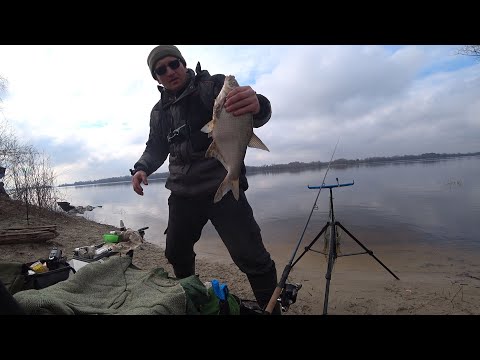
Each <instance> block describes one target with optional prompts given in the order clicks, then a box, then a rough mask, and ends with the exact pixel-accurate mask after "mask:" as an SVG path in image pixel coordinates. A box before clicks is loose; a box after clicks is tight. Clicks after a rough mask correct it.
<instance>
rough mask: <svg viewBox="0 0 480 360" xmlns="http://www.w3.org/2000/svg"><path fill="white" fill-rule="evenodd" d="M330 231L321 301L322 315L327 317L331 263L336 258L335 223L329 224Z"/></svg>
mask: <svg viewBox="0 0 480 360" xmlns="http://www.w3.org/2000/svg"><path fill="white" fill-rule="evenodd" d="M330 226H331V230H330V245H329V251H328V265H327V273H326V274H325V279H327V281H326V285H325V299H324V301H323V315H327V309H328V294H329V292H330V280H331V278H332V270H333V263H334V262H335V259H336V258H337V253H336V249H337V246H336V241H337V234H336V230H335V222H332V223H331V225H330Z"/></svg>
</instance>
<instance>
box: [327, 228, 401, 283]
mask: <svg viewBox="0 0 480 360" xmlns="http://www.w3.org/2000/svg"><path fill="white" fill-rule="evenodd" d="M335 223H336V224H337V225H338V226H340V228H342V229H343V231H345V232H346V233H347V235H348V236H350V237H351V238H352V239H353V240H355V241H356V242H357V244H358V245H360V246H361V247H362V248H363V250H365V251H366V252H367V253H368V255H370V256H371V257H373V258H374V259H375V260H377V262H378V263H379V264H380V265H382V266H383V268H384V269H385V270H387V271H388V272H389V273H390V274H392V276H393V277H394V278H395V279H397V280H400V279H399V278H398V277H397V275H395V274H394V273H393V272H391V271H390V269H389V268H387V267H386V266H385V265H384V264H383V263H382V262H381V261H380V260H379V259H378V258H377V257H376V256H375V255H373V251H371V250H369V249H367V248H366V247H365V246H364V245H363V244H362V243H361V242H360V241H359V240H358V239H357V238H356V237H355V236H353V235H352V234H350V232H349V231H348V230H347V229H345V227H344V226H343V225H342V224H340V223H339V222H338V221H337V222H335Z"/></svg>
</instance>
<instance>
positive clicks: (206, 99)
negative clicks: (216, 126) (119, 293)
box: [187, 83, 215, 152]
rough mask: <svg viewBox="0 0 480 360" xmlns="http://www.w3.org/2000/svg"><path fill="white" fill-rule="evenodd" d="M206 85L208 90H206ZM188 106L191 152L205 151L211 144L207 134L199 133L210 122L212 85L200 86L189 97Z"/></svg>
mask: <svg viewBox="0 0 480 360" xmlns="http://www.w3.org/2000/svg"><path fill="white" fill-rule="evenodd" d="M208 85H211V86H210V89H208ZM188 101H189V102H190V103H189V104H188V107H187V108H188V109H189V112H190V113H189V114H188V119H189V127H190V144H191V147H192V151H193V152H201V151H206V150H207V149H208V146H209V145H210V143H211V142H212V139H211V138H209V137H208V134H206V133H204V132H202V131H201V129H202V127H203V126H204V125H206V124H207V123H208V122H209V121H210V120H212V114H213V103H214V101H215V99H214V97H213V83H207V84H202V85H201V86H199V89H198V91H196V92H195V93H194V94H192V96H190V97H189V99H188Z"/></svg>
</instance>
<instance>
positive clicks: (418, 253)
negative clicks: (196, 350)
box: [0, 198, 480, 315]
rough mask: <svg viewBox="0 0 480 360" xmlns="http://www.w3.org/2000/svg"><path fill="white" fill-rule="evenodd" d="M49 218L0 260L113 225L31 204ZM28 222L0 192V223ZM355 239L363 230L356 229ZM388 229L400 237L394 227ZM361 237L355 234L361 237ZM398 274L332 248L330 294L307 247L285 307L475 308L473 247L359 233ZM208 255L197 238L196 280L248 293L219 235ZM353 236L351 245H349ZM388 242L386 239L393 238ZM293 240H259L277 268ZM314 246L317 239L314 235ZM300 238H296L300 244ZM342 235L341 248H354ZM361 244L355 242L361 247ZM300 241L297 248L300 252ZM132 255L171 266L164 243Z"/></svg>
mask: <svg viewBox="0 0 480 360" xmlns="http://www.w3.org/2000/svg"><path fill="white" fill-rule="evenodd" d="M52 224H54V225H56V226H57V231H58V233H59V235H58V237H56V238H54V239H52V240H49V241H47V242H45V243H30V244H8V245H7V244H5V245H0V259H1V260H2V261H19V262H30V261H34V260H36V259H38V258H42V257H46V256H47V255H48V254H49V251H50V249H51V248H52V247H53V246H54V245H56V246H58V247H59V248H60V249H62V251H63V253H64V254H65V255H67V257H69V256H70V255H71V254H73V249H74V248H75V247H79V246H85V245H91V244H98V243H99V242H101V241H102V240H101V239H102V234H104V233H106V232H108V231H110V230H115V229H116V228H115V227H114V226H110V225H105V224H99V223H96V222H92V221H90V220H87V219H85V218H83V217H81V216H78V215H67V214H65V213H57V212H49V211H44V210H39V209H30V213H29V221H28V225H31V226H33V225H52ZM18 226H27V221H26V214H25V207H24V206H21V205H20V204H19V203H17V202H14V201H11V200H8V199H5V198H0V229H6V228H10V227H18ZM360 235H361V236H359V237H358V238H359V239H364V238H367V237H366V236H365V234H360ZM392 236H398V237H399V238H401V237H402V234H401V233H398V234H393V235H392ZM361 241H362V240H361ZM362 243H363V244H364V245H365V246H367V248H368V249H369V250H372V251H373V254H374V255H375V256H376V258H377V259H378V260H380V261H381V262H382V263H383V264H384V265H385V266H386V267H387V268H388V269H389V270H390V271H392V272H393V273H394V274H395V275H396V276H397V277H398V278H399V280H397V279H395V278H394V277H393V276H392V275H391V274H390V273H389V272H388V271H387V270H386V269H385V268H384V267H382V265H381V264H380V263H379V262H378V261H377V260H376V259H375V258H373V257H372V256H370V255H368V254H362V255H358V256H339V257H338V258H337V259H336V261H335V263H334V266H333V270H332V273H331V281H330V287H329V294H328V297H327V299H326V297H325V290H326V289H325V286H326V279H325V275H326V272H327V263H328V262H327V259H326V257H325V256H324V255H323V254H319V253H315V252H310V251H309V252H308V253H306V254H305V256H304V257H303V258H302V259H301V260H300V261H299V262H298V263H297V264H296V265H295V266H294V267H293V269H292V271H291V272H290V273H289V277H288V279H287V282H289V283H296V284H301V288H300V289H299V292H298V296H297V299H296V302H295V303H294V304H292V305H291V306H290V308H289V309H288V311H287V312H285V313H284V315H321V314H323V309H324V302H325V300H328V307H327V314H329V315H478V314H480V263H479V262H478V259H479V254H478V253H475V252H472V251H469V250H468V249H461V248H455V247H447V246H444V247H438V246H433V245H429V244H425V243H416V242H414V241H412V242H405V241H403V242H398V244H397V245H395V242H394V241H389V242H388V245H387V244H382V243H381V242H379V241H375V240H372V241H366V242H365V241H362ZM219 244H220V245H219V246H218V247H217V251H216V253H215V254H214V256H212V254H211V253H210V252H209V251H208V249H207V245H205V244H203V245H202V240H200V242H199V246H198V251H197V267H196V272H197V274H198V275H199V276H200V278H201V280H202V281H209V280H212V279H218V280H219V281H221V282H224V283H226V284H227V285H228V287H229V289H230V291H231V292H232V293H234V294H236V295H237V296H239V297H240V298H242V299H251V300H253V299H254V298H253V294H252V292H251V290H250V286H249V283H248V281H247V279H246V276H245V275H244V274H243V273H241V272H240V271H239V270H238V269H237V267H236V266H235V264H233V263H232V261H231V260H230V258H229V256H228V253H227V252H226V250H225V249H224V247H223V244H221V242H220V243H219ZM351 244H353V245H351ZM392 244H393V245H392ZM294 245H295V244H294V243H292V244H284V243H282V244H271V243H270V244H269V243H267V244H266V247H267V249H269V251H270V252H271V254H272V257H273V259H274V260H275V262H276V264H277V272H278V275H279V276H280V275H281V274H282V272H283V270H284V268H285V266H286V265H287V264H288V262H289V260H290V258H291V255H292V251H293V249H294ZM318 245H320V247H321V246H322V245H323V243H321V242H320V241H319V242H318ZM302 246H303V245H302ZM355 246H356V245H355V243H354V242H353V241H351V240H349V239H348V238H345V239H344V240H343V241H342V247H343V248H341V251H342V252H341V253H340V254H339V255H342V254H348V253H349V252H351V251H354V252H355V251H358V250H359V248H358V247H357V248H355ZM360 250H361V249H360ZM302 251H303V248H301V249H300V250H299V253H301V252H302ZM133 263H134V264H135V265H136V266H138V267H140V268H141V269H152V268H156V267H162V268H164V269H165V270H166V271H168V272H169V273H171V274H173V271H172V269H171V266H170V265H169V264H168V262H167V260H166V259H165V257H164V253H163V249H162V248H161V247H159V246H157V245H154V244H150V243H145V244H143V245H141V247H140V248H138V249H136V250H135V253H134V257H133Z"/></svg>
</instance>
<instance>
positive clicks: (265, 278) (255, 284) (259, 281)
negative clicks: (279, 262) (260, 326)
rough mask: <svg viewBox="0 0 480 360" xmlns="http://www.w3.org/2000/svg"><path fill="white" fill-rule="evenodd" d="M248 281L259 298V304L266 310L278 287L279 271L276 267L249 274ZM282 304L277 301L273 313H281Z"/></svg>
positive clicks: (257, 298)
mask: <svg viewBox="0 0 480 360" xmlns="http://www.w3.org/2000/svg"><path fill="white" fill-rule="evenodd" d="M247 278H248V281H249V282H250V286H251V287H252V290H253V294H254V295H255V298H256V300H257V303H258V306H260V308H261V309H262V310H265V308H266V307H267V305H268V303H269V302H270V299H271V297H272V295H273V292H274V291H275V289H276V287H277V271H276V269H275V267H274V268H273V269H272V270H270V271H269V272H267V273H265V274H261V275H249V274H247ZM281 314H282V311H281V309H280V304H279V303H278V302H277V304H276V305H275V307H274V308H273V310H272V315H281Z"/></svg>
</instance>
